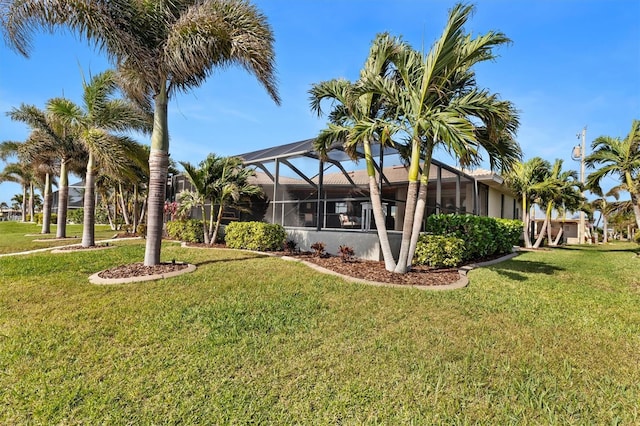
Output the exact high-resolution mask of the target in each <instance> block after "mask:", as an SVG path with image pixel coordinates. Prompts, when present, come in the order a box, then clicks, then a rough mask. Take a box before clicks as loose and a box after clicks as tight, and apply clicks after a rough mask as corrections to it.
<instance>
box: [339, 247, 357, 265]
mask: <svg viewBox="0 0 640 426" xmlns="http://www.w3.org/2000/svg"><path fill="white" fill-rule="evenodd" d="M339 250H340V256H341V257H342V261H343V262H345V263H346V262H351V261H353V255H354V251H353V248H351V247H349V246H340V247H339Z"/></svg>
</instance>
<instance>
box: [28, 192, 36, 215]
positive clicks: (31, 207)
mask: <svg viewBox="0 0 640 426" xmlns="http://www.w3.org/2000/svg"><path fill="white" fill-rule="evenodd" d="M35 214H36V209H35V203H34V199H33V182H29V216H30V218H31V219H30V220H29V222H34V223H35V221H36V218H35Z"/></svg>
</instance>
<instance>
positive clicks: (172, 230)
mask: <svg viewBox="0 0 640 426" xmlns="http://www.w3.org/2000/svg"><path fill="white" fill-rule="evenodd" d="M166 230H167V235H169V238H172V239H174V240H179V241H184V242H187V243H202V242H204V232H203V230H202V222H201V221H199V220H196V219H188V220H172V221H170V222H167V229H166Z"/></svg>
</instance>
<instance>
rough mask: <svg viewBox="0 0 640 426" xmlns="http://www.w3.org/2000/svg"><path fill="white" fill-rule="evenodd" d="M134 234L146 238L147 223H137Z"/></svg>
mask: <svg viewBox="0 0 640 426" xmlns="http://www.w3.org/2000/svg"><path fill="white" fill-rule="evenodd" d="M136 234H137V235H138V236H139V237H142V238H146V237H147V224H146V223H139V224H138V227H137V228H136Z"/></svg>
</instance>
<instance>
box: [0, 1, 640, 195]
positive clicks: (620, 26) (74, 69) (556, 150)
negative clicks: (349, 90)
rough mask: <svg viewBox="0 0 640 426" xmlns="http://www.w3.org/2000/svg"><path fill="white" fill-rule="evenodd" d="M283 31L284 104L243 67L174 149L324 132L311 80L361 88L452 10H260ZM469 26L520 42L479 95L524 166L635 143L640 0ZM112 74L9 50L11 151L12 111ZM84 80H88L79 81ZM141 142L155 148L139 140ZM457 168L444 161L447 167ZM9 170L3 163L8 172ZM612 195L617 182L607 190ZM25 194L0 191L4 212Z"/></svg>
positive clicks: (2, 92)
mask: <svg viewBox="0 0 640 426" xmlns="http://www.w3.org/2000/svg"><path fill="white" fill-rule="evenodd" d="M253 3H254V4H256V5H257V6H258V8H259V9H260V10H262V12H263V13H264V14H265V15H266V16H267V17H268V20H269V22H270V24H271V26H272V28H273V31H274V33H275V39H276V44H275V49H276V63H277V75H278V86H279V93H280V96H281V98H282V105H281V106H276V105H275V104H274V103H273V102H272V100H271V99H270V98H269V96H268V95H267V94H266V92H265V91H264V89H263V88H262V87H261V86H260V85H259V84H258V83H257V82H256V81H255V79H254V78H253V77H252V76H251V75H249V74H247V73H246V72H245V71H244V70H242V69H240V68H238V67H231V68H228V69H222V70H216V71H215V72H214V73H213V75H212V76H211V77H210V78H209V80H208V81H207V82H206V83H205V84H203V85H202V86H200V87H198V88H195V89H194V90H193V91H191V92H189V93H186V94H180V95H179V96H177V97H175V98H174V99H173V101H172V102H171V104H170V107H169V129H170V138H171V139H170V144H171V148H170V152H171V156H172V158H174V159H176V160H179V161H190V162H192V163H197V162H199V161H200V160H202V159H203V158H204V157H205V156H206V155H207V154H208V153H210V152H215V153H217V154H219V155H233V154H240V153H243V152H248V151H252V150H256V149H261V148H266V147H269V146H273V145H279V144H284V143H288V142H294V141H298V140H302V139H307V138H310V137H314V136H315V135H316V134H317V133H318V131H319V130H321V129H322V128H323V127H324V126H325V123H326V120H325V119H324V118H318V117H316V116H315V115H314V114H313V113H312V112H311V111H310V110H309V103H308V93H307V91H308V90H309V88H310V86H311V85H312V84H313V83H316V82H319V81H323V80H329V79H332V78H337V77H344V78H347V79H350V80H355V79H356V78H357V77H358V73H359V71H360V68H361V67H362V64H363V63H364V60H365V58H366V55H367V53H368V51H369V47H370V43H371V41H372V40H373V38H374V37H375V35H376V34H377V33H379V32H383V31H387V32H389V33H391V34H392V35H401V36H402V37H403V38H404V39H405V40H406V41H408V42H409V43H411V44H412V45H413V46H414V47H415V48H421V47H422V46H424V47H425V48H429V47H430V46H431V44H432V43H433V41H434V40H435V39H436V38H437V37H438V36H439V35H440V32H441V31H442V28H443V26H444V24H445V21H446V17H447V11H448V10H449V9H450V8H451V7H452V6H453V4H454V2H453V1H444V0H421V1H420V0H299V1H290V0H254V1H253ZM475 5H476V13H475V14H474V16H473V17H472V19H471V20H470V22H469V23H468V24H467V26H466V28H467V30H468V31H471V32H472V33H474V34H479V33H484V32H486V31H488V30H498V31H502V32H503V33H505V34H506V35H507V36H508V37H509V38H511V39H512V41H513V43H512V44H511V45H509V46H504V47H502V48H500V50H499V51H498V54H499V56H500V57H499V58H498V59H497V60H496V61H495V62H491V63H486V64H482V65H481V66H480V67H478V68H477V81H478V85H479V86H481V87H484V88H488V89H489V90H491V91H492V92H496V93H499V94H500V96H501V97H502V98H503V99H507V100H510V101H512V102H513V103H514V104H515V105H516V107H517V108H518V110H519V111H520V114H521V127H520V130H519V132H518V141H519V143H520V144H521V146H522V148H523V151H524V156H525V159H528V158H531V157H534V156H541V157H543V158H545V159H547V160H549V161H553V160H554V159H555V158H562V159H564V160H565V168H573V169H575V170H579V164H578V163H577V162H574V161H572V160H571V159H570V153H571V148H572V147H573V146H574V145H576V144H577V143H579V140H578V139H577V138H576V134H578V133H579V132H580V131H581V130H582V128H583V127H584V126H587V144H589V143H590V142H591V141H592V140H593V139H595V138H596V137H598V136H600V135H609V136H620V137H624V136H626V135H627V133H628V132H629V130H630V127H631V122H632V120H633V119H634V118H640V21H639V20H638V16H640V2H638V1H636V0H555V1H552V0H544V1H543V0H529V1H516V0H478V1H476V2H475ZM108 67H109V63H108V62H107V60H106V57H105V55H104V54H103V53H101V52H98V51H96V50H94V49H93V48H91V47H90V46H89V45H88V44H87V43H86V42H85V41H82V40H78V39H77V38H76V37H75V36H73V35H70V34H69V33H66V32H64V31H60V32H58V33H56V34H54V35H51V34H48V33H39V34H37V36H36V38H35V40H34V44H33V49H32V51H31V57H30V58H29V59H26V58H23V57H21V56H19V55H18V54H16V53H14V52H13V51H12V50H10V49H8V48H7V47H6V46H5V45H4V44H1V43H0V140H17V141H22V140H24V139H26V137H27V136H28V133H29V130H28V128H27V127H26V126H25V125H23V124H21V123H17V122H12V121H11V120H9V119H8V118H7V117H6V115H5V112H7V111H9V110H10V109H11V108H12V107H16V106H19V105H20V104H21V103H29V104H34V105H36V106H38V107H40V108H43V107H44V106H45V103H46V101H47V100H48V99H50V98H53V97H57V96H66V97H68V98H70V99H72V100H74V101H76V102H78V103H79V102H80V100H81V98H80V94H81V72H83V73H85V75H88V74H89V73H93V74H95V73H98V72H100V71H102V70H104V69H106V68H108ZM81 70H82V71H81ZM140 142H143V143H146V144H148V143H149V141H148V140H145V139H144V138H140ZM440 159H442V160H444V161H447V162H449V163H451V161H450V160H448V159H447V158H440ZM0 166H2V165H0ZM604 184H605V186H608V187H610V186H613V185H614V184H615V181H613V180H608V181H605V182H604ZM18 192H20V188H19V187H18V186H17V185H15V184H9V183H3V184H0V201H6V202H9V200H10V199H11V197H12V196H13V195H14V194H16V193H18Z"/></svg>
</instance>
